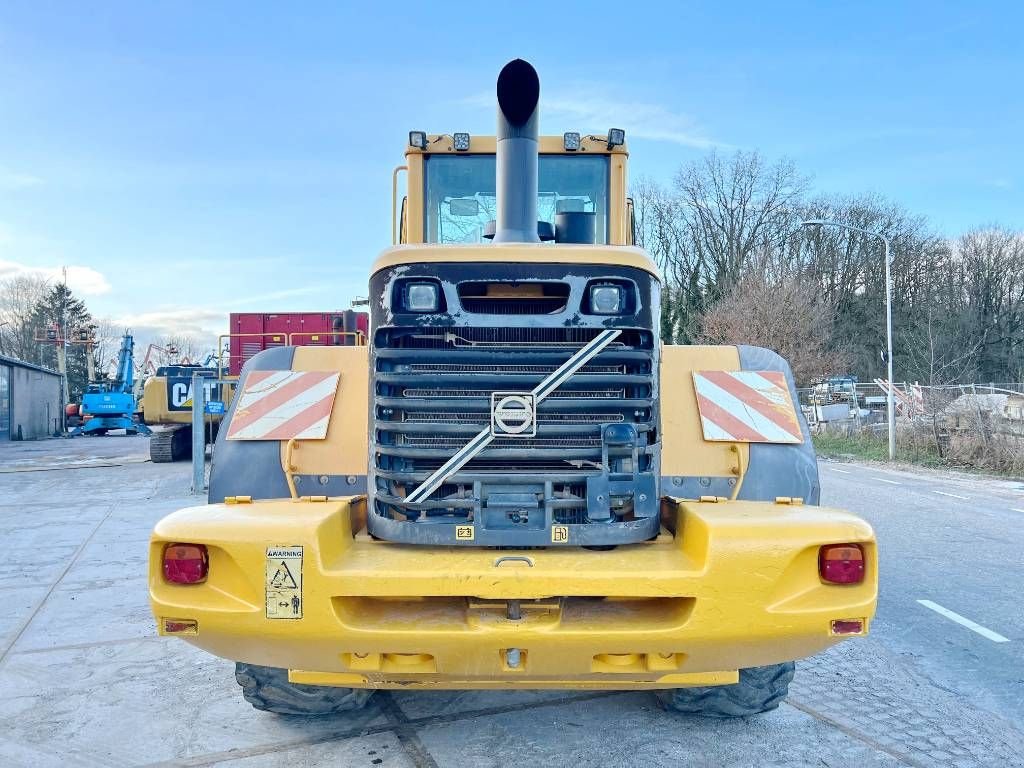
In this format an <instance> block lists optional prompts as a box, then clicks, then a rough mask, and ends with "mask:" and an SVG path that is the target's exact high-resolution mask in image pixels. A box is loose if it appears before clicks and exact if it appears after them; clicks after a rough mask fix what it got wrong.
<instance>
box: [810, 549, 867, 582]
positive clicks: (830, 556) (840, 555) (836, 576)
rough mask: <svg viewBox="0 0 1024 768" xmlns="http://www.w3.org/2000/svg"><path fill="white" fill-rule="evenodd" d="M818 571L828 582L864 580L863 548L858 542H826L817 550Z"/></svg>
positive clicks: (822, 578)
mask: <svg viewBox="0 0 1024 768" xmlns="http://www.w3.org/2000/svg"><path fill="white" fill-rule="evenodd" d="M818 573H819V574H820V575H821V580H822V581H826V582H828V583H829V584H860V583H861V582H862V581H864V549H863V547H861V545H860V544H828V545H826V546H824V547H822V548H821V549H820V550H819V551H818Z"/></svg>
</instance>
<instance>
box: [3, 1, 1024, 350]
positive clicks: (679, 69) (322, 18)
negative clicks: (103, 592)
mask: <svg viewBox="0 0 1024 768" xmlns="http://www.w3.org/2000/svg"><path fill="white" fill-rule="evenodd" d="M503 5H504V4H497V3H495V4H494V7H495V8H499V7H503ZM520 5H521V7H522V9H523V15H522V18H521V19H519V20H517V21H513V22H510V21H509V19H508V17H507V15H506V16H502V17H500V18H499V17H498V16H496V15H494V14H481V13H480V11H479V9H480V8H481V7H486V5H481V4H478V3H459V2H457V0H456V1H454V2H446V3H441V4H430V3H405V4H387V5H385V4H374V3H365V2H363V3H357V4H346V3H337V2H335V3H314V2H305V3H301V4H273V5H271V4H269V3H253V2H250V3H241V2H239V3H228V2H217V3H208V2H204V3H186V2H152V3H116V2H104V3H95V4H89V5H86V4H82V3H72V2H68V3H64V4H60V3H52V4H41V3H29V2H24V3H13V2H4V1H3V0H0V273H6V274H10V273H12V272H15V271H18V270H23V269H32V270H50V271H52V270H56V269H59V267H60V266H62V265H65V266H68V267H69V275H70V277H69V281H70V282H71V284H72V288H74V289H76V290H77V291H78V292H79V293H81V294H82V295H83V296H84V298H85V299H86V300H87V302H88V304H89V306H90V308H91V309H92V310H93V313H94V314H95V315H99V316H104V317H110V318H113V319H115V320H116V321H117V322H120V323H123V324H131V325H133V327H135V328H136V329H138V330H139V331H140V333H141V334H143V335H145V334H155V333H160V332H170V331H175V330H180V331H184V332H191V333H197V332H203V333H213V332H216V331H219V330H226V313H227V312H229V311H246V310H267V311H272V310H299V309H310V310H321V309H337V308H345V307H347V306H348V302H349V299H350V298H351V297H352V296H354V295H356V294H362V293H364V292H365V284H366V273H367V269H368V267H369V265H370V263H371V262H372V260H373V258H374V256H375V254H376V253H377V252H378V251H379V250H381V249H382V248H384V247H386V246H387V245H388V241H389V237H390V222H389V217H390V213H391V210H390V209H391V200H390V183H391V170H392V168H393V167H394V166H395V165H397V164H398V163H400V162H401V160H402V150H403V148H404V143H405V138H406V134H407V132H408V131H409V130H410V129H423V130H427V131H431V132H453V131H457V130H464V131H470V132H473V133H491V132H493V120H494V117H493V109H491V108H489V107H487V106H482V105H481V104H482V103H486V102H487V100H489V98H490V95H491V94H492V93H493V83H494V78H495V77H496V75H497V72H498V70H499V69H500V67H501V66H502V64H503V63H504V62H505V61H507V60H508V59H510V58H514V57H516V56H521V57H523V58H527V59H529V60H530V61H531V62H532V63H533V64H534V65H535V66H536V67H537V69H538V71H539V72H540V75H541V83H542V110H543V111H542V131H544V132H547V133H561V132H563V131H566V130H583V131H587V132H604V131H605V130H606V129H607V128H608V127H609V126H610V125H613V124H614V125H615V126H617V127H623V128H625V129H626V133H627V138H628V139H629V142H630V149H631V153H632V158H631V159H632V167H631V173H632V175H633V176H634V177H636V176H637V175H641V174H642V175H647V176H651V177H653V178H655V179H659V180H663V181H668V180H670V178H671V176H672V174H673V173H674V171H675V170H676V169H677V168H678V167H679V165H680V164H682V163H685V162H687V161H689V160H691V159H694V158H696V157H699V156H700V155H701V154H702V153H703V152H706V151H707V150H708V148H710V147H715V146H720V147H723V148H725V149H726V151H731V149H733V148H743V149H758V150H759V151H761V152H762V153H763V154H764V155H766V156H767V157H768V158H770V159H776V158H778V157H781V156H788V157H790V158H792V159H793V160H794V161H795V162H796V164H797V165H798V167H799V168H800V169H801V171H802V172H804V173H806V174H809V175H811V176H812V177H813V180H814V186H815V187H816V188H817V189H819V190H821V191H826V192H836V193H844V194H856V193H861V192H868V191H873V192H878V193H881V194H884V195H886V196H888V197H889V198H891V199H893V200H895V201H897V202H899V203H901V204H903V205H904V206H906V207H907V208H908V209H910V210H911V211H913V212H916V213H920V214H923V215H926V216H927V217H928V218H929V219H930V220H931V221H932V223H933V224H934V226H935V227H936V228H937V229H938V230H939V231H940V232H943V233H946V234H951V235H952V234H956V233H957V232H959V231H961V230H963V229H966V228H968V227H971V226H974V225H977V224H985V223H992V222H997V223H1002V224H1005V225H1007V226H1011V227H1015V228H1024V152H1022V150H1021V136H1024V99H1022V98H1021V84H1022V83H1024V53H1022V52H1021V45H1020V39H1019V38H1020V29H1021V25H1022V22H1024V11H1022V10H1020V7H1019V6H1018V5H1016V4H1013V3H1004V4H998V3H988V4H985V7H984V8H982V9H980V10H979V9H978V8H977V7H968V4H955V3H948V4H947V3H936V2H930V3H901V4H897V3H844V4H841V5H840V4H835V5H826V4H825V3H762V2H757V3H753V2H751V3H745V2H736V3H731V4H724V3H661V4H654V3H652V4H644V3H632V4H630V3H621V2H618V3H608V4H602V3H600V2H596V0H590V2H586V3H579V4H564V3H551V2H545V3H529V2H525V3H521V4H520ZM972 5H975V6H977V5H979V4H972ZM44 6H45V7H44ZM385 7H392V8H394V10H392V11H387V10H383V8H385ZM296 8H301V12H298V11H295V10H294V9H296ZM563 8H564V9H567V10H566V11H565V12H563V11H562V9H563ZM463 9H464V10H463Z"/></svg>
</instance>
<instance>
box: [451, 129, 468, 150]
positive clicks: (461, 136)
mask: <svg viewBox="0 0 1024 768" xmlns="http://www.w3.org/2000/svg"><path fill="white" fill-rule="evenodd" d="M452 144H454V145H455V151H456V152H468V151H469V134H468V133H456V134H453V135H452Z"/></svg>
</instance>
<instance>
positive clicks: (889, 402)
mask: <svg viewBox="0 0 1024 768" xmlns="http://www.w3.org/2000/svg"><path fill="white" fill-rule="evenodd" d="M879 237H880V238H882V242H883V243H885V345H886V353H885V358H886V362H887V363H888V364H889V392H888V394H887V395H886V397H885V407H886V409H887V410H888V412H889V461H894V460H895V459H896V407H895V403H894V400H895V398H894V396H893V387H895V386H896V382H895V381H894V380H893V377H892V274H891V270H890V268H889V238H888V237H886V236H885V235H879Z"/></svg>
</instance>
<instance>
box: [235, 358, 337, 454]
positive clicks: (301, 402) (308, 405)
mask: <svg viewBox="0 0 1024 768" xmlns="http://www.w3.org/2000/svg"><path fill="white" fill-rule="evenodd" d="M340 378H341V374H340V373H338V372H337V371H252V372H251V373H249V374H248V375H247V376H246V377H245V384H244V385H243V387H242V392H241V394H240V395H239V396H238V403H237V405H236V406H235V413H234V415H233V416H232V417H231V426H230V427H229V428H228V438H227V439H228V440H291V439H292V438H295V439H297V440H323V439H324V438H326V437H327V425H328V423H329V422H330V420H331V411H332V410H333V409H334V396H335V395H336V394H337V392H338V380H339V379H340Z"/></svg>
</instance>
